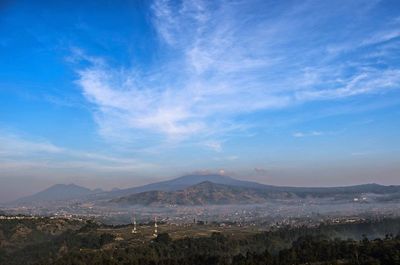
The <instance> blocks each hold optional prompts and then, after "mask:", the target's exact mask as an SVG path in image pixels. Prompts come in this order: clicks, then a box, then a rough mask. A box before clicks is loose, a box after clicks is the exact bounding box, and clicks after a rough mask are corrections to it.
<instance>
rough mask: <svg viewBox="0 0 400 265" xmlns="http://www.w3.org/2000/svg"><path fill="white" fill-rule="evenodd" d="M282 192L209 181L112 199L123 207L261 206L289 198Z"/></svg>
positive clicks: (288, 194)
mask: <svg viewBox="0 0 400 265" xmlns="http://www.w3.org/2000/svg"><path fill="white" fill-rule="evenodd" d="M289 197H293V194H290V193H285V192H273V193H270V192H265V191H263V190H261V189H256V188H249V187H239V186H230V185H224V184H216V183H213V182H210V181H205V182H201V183H199V184H196V185H193V186H190V187H187V188H185V189H183V190H178V191H145V192H141V193H135V194H132V195H129V196H125V197H121V198H118V199H114V200H112V201H111V202H113V203H117V204H125V205H167V204H172V205H217V204H253V203H264V202H266V201H267V199H268V198H289Z"/></svg>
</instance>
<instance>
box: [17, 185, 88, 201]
mask: <svg viewBox="0 0 400 265" xmlns="http://www.w3.org/2000/svg"><path fill="white" fill-rule="evenodd" d="M93 193H95V191H92V190H90V189H88V188H85V187H81V186H78V185H75V184H68V185H66V184H56V185H53V186H51V187H49V188H47V189H45V190H43V191H40V192H38V193H36V194H33V195H31V196H27V197H24V198H21V199H18V200H17V201H15V203H35V202H45V201H60V200H72V199H78V198H82V197H84V196H87V195H90V194H93Z"/></svg>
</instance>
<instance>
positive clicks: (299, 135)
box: [293, 131, 325, 138]
mask: <svg viewBox="0 0 400 265" xmlns="http://www.w3.org/2000/svg"><path fill="white" fill-rule="evenodd" d="M324 134H325V133H324V132H320V131H312V132H294V133H293V137H296V138H303V137H312V136H322V135H324Z"/></svg>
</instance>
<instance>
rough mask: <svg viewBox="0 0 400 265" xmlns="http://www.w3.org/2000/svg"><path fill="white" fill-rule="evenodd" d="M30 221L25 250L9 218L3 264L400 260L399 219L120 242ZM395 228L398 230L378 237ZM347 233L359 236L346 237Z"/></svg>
mask: <svg viewBox="0 0 400 265" xmlns="http://www.w3.org/2000/svg"><path fill="white" fill-rule="evenodd" d="M24 222H25V227H26V229H31V230H32V231H33V232H31V239H30V240H31V242H25V241H24V242H22V241H21V243H20V244H21V245H23V247H20V248H14V249H12V248H11V245H7V243H4V242H7V241H6V240H4V239H7V238H10V237H13V236H15V229H16V228H15V226H17V227H19V228H17V229H20V230H21V223H19V224H18V225H16V224H15V223H12V222H8V223H7V222H5V223H3V224H2V226H0V228H1V229H2V230H0V231H1V234H2V235H1V236H2V237H3V241H2V242H3V243H2V244H1V243H0V264H7V265H8V264H9V265H12V264H43V265H45V264H59V265H64V264H70V265H72V264H73V265H80V264H82V265H84V264H97V265H101V264H104V265H105V264H124V265H128V264H132V265H147V264H148V265H156V264H162V265H175V264H176V265H178V264H179V265H185V264H187V265H196V264H198V265H204V264H211V265H212V264H221V265H225V264H226V265H228V264H229V265H230V264H232V265H253V264H254V265H257V264H266V265H269V264H271V265H272V264H282V265H285V264H354V265H356V264H357V265H359V264H387V265H396V264H400V233H399V232H400V229H399V225H400V220H398V219H387V220H381V221H374V222H373V221H369V222H363V223H357V224H343V225H320V226H318V227H316V228H307V227H297V228H291V227H284V228H281V229H279V230H276V231H269V232H259V233H256V234H249V235H244V236H232V235H229V234H223V233H212V234H211V235H210V236H207V237H186V238H181V239H173V238H171V237H170V235H169V234H168V233H161V234H159V235H158V237H157V238H155V239H153V240H146V241H140V240H139V241H138V240H136V241H135V240H133V241H129V240H128V241H127V240H121V241H118V240H116V238H115V235H112V234H110V233H103V232H100V231H102V230H101V229H100V228H101V227H102V226H101V225H99V224H95V223H92V222H87V223H85V224H84V225H80V224H79V223H74V222H67V221H64V223H63V224H62V225H60V224H56V225H55V224H54V223H53V224H52V226H47V227H46V229H50V230H51V236H49V237H47V238H46V236H43V234H42V233H39V232H38V231H39V230H35V225H33V224H32V222H30V221H24ZM29 225H30V226H29ZM36 227H37V224H36ZM40 229H41V230H43V229H44V228H43V227H41V228H40ZM389 231H392V232H395V233H387V234H382V236H381V238H375V237H374V235H378V234H381V233H382V232H389ZM346 235H348V236H349V237H352V238H353V239H346ZM370 235H372V237H371V236H370ZM50 237H51V238H50ZM50 239H51V240H50Z"/></svg>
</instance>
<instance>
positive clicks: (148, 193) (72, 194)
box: [16, 175, 400, 206]
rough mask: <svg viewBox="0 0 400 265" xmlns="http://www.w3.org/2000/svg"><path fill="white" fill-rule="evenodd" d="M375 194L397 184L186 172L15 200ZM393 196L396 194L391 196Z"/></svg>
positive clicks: (148, 201)
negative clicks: (293, 183) (298, 182)
mask: <svg viewBox="0 0 400 265" xmlns="http://www.w3.org/2000/svg"><path fill="white" fill-rule="evenodd" d="M361 194H374V195H376V196H388V195H390V196H391V198H397V197H398V196H397V195H399V194H400V186H384V185H379V184H363V185H355V186H346V187H321V188H318V187H317V188H314V187H311V188H310V187H284V186H272V185H265V184H260V183H257V182H251V181H243V180H238V179H235V178H232V177H229V176H224V175H187V176H182V177H179V178H175V179H172V180H167V181H162V182H156V183H151V184H147V185H144V186H139V187H133V188H126V189H113V190H111V191H103V190H100V189H97V190H90V189H88V188H84V187H81V186H77V185H74V184H69V185H64V184H57V185H54V186H52V187H50V188H48V189H46V190H44V191H41V192H39V193H36V194H34V195H31V196H28V197H25V198H21V199H19V200H17V201H16V202H17V203H34V202H43V201H60V200H62V201H67V200H78V201H92V202H100V201H101V202H103V203H111V204H118V205H145V206H153V205H167V204H168V205H171V204H172V205H210V204H253V203H264V202H267V201H269V200H274V199H297V198H327V197H331V198H353V197H356V196H360V195H361ZM393 195H396V196H393Z"/></svg>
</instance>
